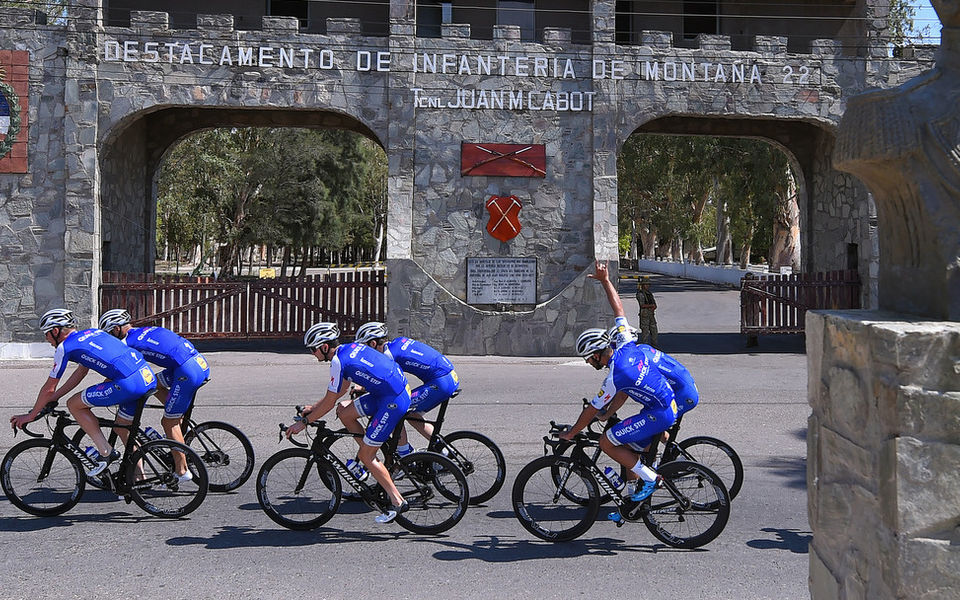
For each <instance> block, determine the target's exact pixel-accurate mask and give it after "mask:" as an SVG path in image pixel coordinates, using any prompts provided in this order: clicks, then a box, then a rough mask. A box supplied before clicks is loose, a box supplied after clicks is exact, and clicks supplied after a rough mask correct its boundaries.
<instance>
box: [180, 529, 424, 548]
mask: <svg viewBox="0 0 960 600" xmlns="http://www.w3.org/2000/svg"><path fill="white" fill-rule="evenodd" d="M413 535H415V534H412V533H410V532H407V531H390V532H386V531H385V532H382V533H370V532H367V531H347V530H343V529H334V528H332V527H318V528H316V529H312V530H310V531H294V530H291V529H285V528H283V527H280V526H279V525H278V526H277V528H276V529H259V528H256V527H233V526H226V527H221V528H220V529H219V531H217V532H216V533H214V534H213V535H212V536H209V537H201V536H181V537H173V538H170V539H168V540H167V545H169V546H202V547H203V548H205V549H207V550H230V549H236V548H264V547H272V548H296V547H300V546H315V545H317V544H321V545H322V544H346V543H357V542H359V543H374V544H376V543H380V542H383V541H388V540H396V539H398V538H402V537H406V536H413Z"/></svg>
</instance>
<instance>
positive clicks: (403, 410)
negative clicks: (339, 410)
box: [354, 390, 410, 506]
mask: <svg viewBox="0 0 960 600" xmlns="http://www.w3.org/2000/svg"><path fill="white" fill-rule="evenodd" d="M367 396H370V394H367ZM373 400H374V401H375V402H376V407H377V408H376V410H375V411H374V412H373V414H372V415H371V418H370V424H369V425H368V426H367V429H366V432H365V434H364V436H363V441H362V442H361V443H360V452H358V453H357V456H358V458H359V459H360V462H362V463H363V465H364V466H365V467H366V468H367V470H368V471H369V472H370V474H371V475H373V478H374V479H376V480H377V483H379V484H380V487H382V488H383V489H384V491H386V492H387V496H388V497H389V498H390V502H391V504H393V505H394V506H400V505H401V504H402V503H403V497H402V496H401V495H400V492H399V491H397V486H396V485H394V483H393V478H391V477H390V472H389V471H388V470H387V468H386V467H385V466H384V464H383V463H382V462H380V461H379V460H377V450H379V449H380V446H381V445H382V444H383V443H384V442H385V441H387V440H388V439H389V438H390V435H391V434H392V433H393V430H394V429H395V428H396V426H397V425H398V424H399V423H400V421H401V420H402V419H403V417H404V415H406V414H407V410H408V409H409V408H410V394H409V392H407V390H403V391H402V392H401V393H400V394H398V395H397V396H396V397H392V398H391V397H380V398H375V399H373ZM354 405H356V403H354Z"/></svg>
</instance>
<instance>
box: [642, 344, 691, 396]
mask: <svg viewBox="0 0 960 600" xmlns="http://www.w3.org/2000/svg"><path fill="white" fill-rule="evenodd" d="M637 347H638V348H640V351H641V352H643V354H644V355H645V356H646V360H647V361H649V362H650V364H652V365H656V367H657V370H658V371H660V374H661V375H663V376H664V377H666V378H667V382H668V383H669V384H670V387H675V386H676V384H680V383H687V382H691V381H693V375H691V374H690V371H688V370H687V368H686V367H685V366H683V365H682V364H680V362H679V361H678V360H677V359H675V358H674V357H672V356H670V355H669V354H667V353H665V352H662V351H660V350H657V349H656V348H654V347H653V346H649V345H647V344H637Z"/></svg>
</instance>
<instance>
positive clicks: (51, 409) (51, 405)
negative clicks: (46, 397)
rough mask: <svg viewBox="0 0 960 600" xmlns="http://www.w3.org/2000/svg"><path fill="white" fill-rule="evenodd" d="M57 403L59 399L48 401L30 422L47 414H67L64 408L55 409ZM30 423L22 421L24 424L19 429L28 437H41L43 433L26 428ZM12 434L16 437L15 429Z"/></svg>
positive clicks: (57, 415) (58, 415)
mask: <svg viewBox="0 0 960 600" xmlns="http://www.w3.org/2000/svg"><path fill="white" fill-rule="evenodd" d="M58 404H59V401H57V400H54V401H53V402H48V403H47V405H46V406H44V407H43V408H42V409H40V413H39V414H37V418H36V419H34V420H33V421H30V423H35V422H37V421H39V420H40V419H41V418H42V417H46V416H48V415H53V416H55V417H62V416H66V415H67V411H65V410H56V408H57V405H58ZM30 423H24V424H23V427H21V428H20V430H21V431H23V432H24V433H25V434H27V435H29V436H30V437H35V438H42V437H43V434H42V433H34V432H32V431H30V430H29V429H27V426H28V425H29V424H30ZM13 435H14V437H16V435H17V430H16V429H14V430H13Z"/></svg>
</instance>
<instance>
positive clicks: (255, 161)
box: [157, 128, 386, 268]
mask: <svg viewBox="0 0 960 600" xmlns="http://www.w3.org/2000/svg"><path fill="white" fill-rule="evenodd" d="M385 173H386V159H385V157H383V151H382V150H381V149H380V148H379V147H378V146H376V145H375V144H374V143H373V142H371V141H370V140H368V139H366V138H364V137H362V136H360V135H358V134H354V133H351V132H346V131H340V130H319V131H316V130H306V129H265V128H246V129H215V130H211V131H205V132H202V133H198V134H196V135H194V136H191V137H190V138H188V139H187V140H185V141H183V142H181V143H180V144H179V145H177V146H176V147H175V148H173V149H172V150H171V152H170V154H169V156H168V157H167V160H166V161H165V162H164V164H163V167H162V169H161V173H160V177H159V200H158V210H157V213H158V220H157V221H158V225H157V226H158V236H157V237H158V241H159V243H160V245H161V246H162V244H164V243H169V244H170V245H171V246H174V247H176V248H179V249H184V248H188V247H192V246H193V245H196V244H199V243H201V240H203V239H210V240H212V241H213V242H215V243H211V248H213V247H216V246H219V245H222V246H223V249H222V250H221V251H220V252H221V254H220V256H219V263H220V265H221V268H224V267H228V268H232V266H233V265H234V263H235V261H236V258H237V256H238V255H239V254H240V252H241V251H242V249H244V248H247V247H249V246H252V245H268V246H273V247H283V248H287V249H290V250H293V251H298V250H299V251H304V252H301V256H305V255H306V252H305V250H307V249H309V248H313V247H320V248H323V249H325V250H338V249H342V248H344V247H346V246H362V247H372V246H373V244H374V242H375V240H374V233H373V232H374V229H375V224H376V223H378V222H382V221H383V219H384V217H385V201H384V200H383V193H384V189H383V186H382V184H380V182H382V181H384V180H385Z"/></svg>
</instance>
